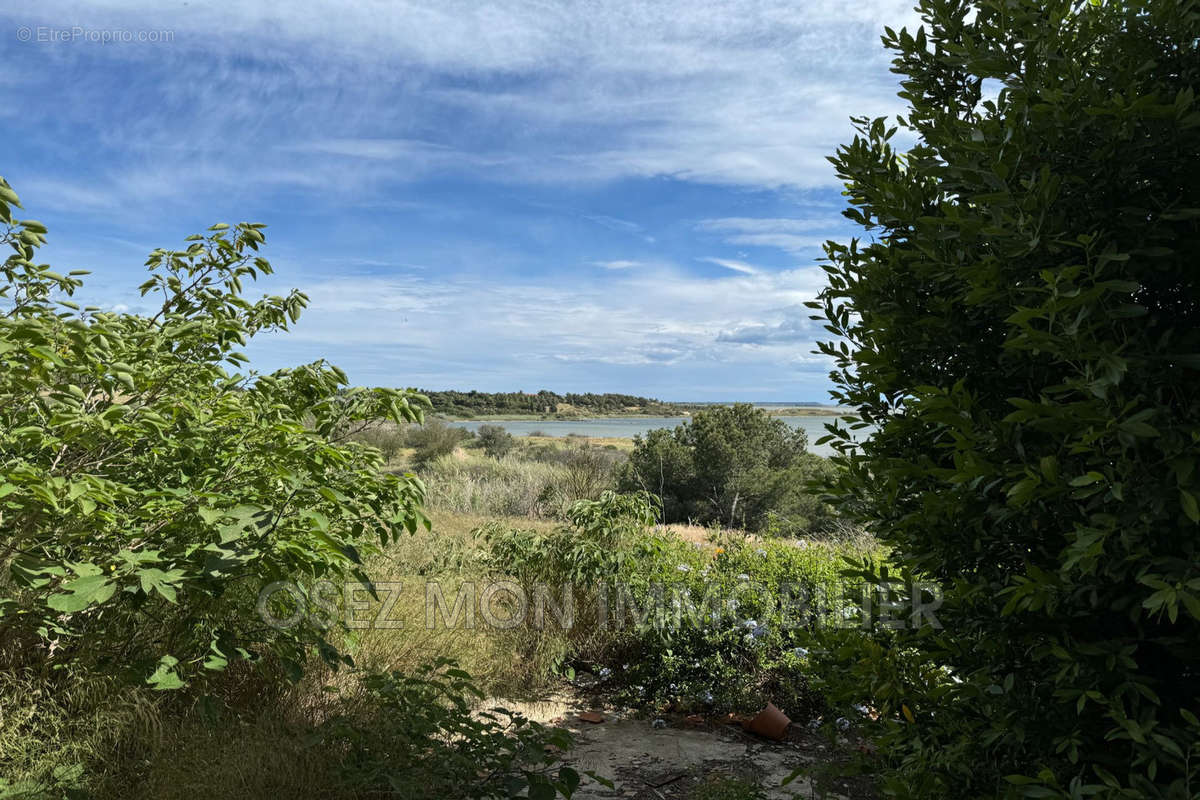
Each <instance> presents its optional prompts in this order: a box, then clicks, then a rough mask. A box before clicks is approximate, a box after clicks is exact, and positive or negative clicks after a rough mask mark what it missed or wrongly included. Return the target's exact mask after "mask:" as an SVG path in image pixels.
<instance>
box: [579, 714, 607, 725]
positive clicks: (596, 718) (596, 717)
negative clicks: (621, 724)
mask: <svg viewBox="0 0 1200 800" xmlns="http://www.w3.org/2000/svg"><path fill="white" fill-rule="evenodd" d="M579 719H580V721H581V722H590V723H592V724H593V725H595V724H597V723H600V722H604V715H603V714H601V713H600V712H599V711H585V712H583V713H582V714H580V715H579Z"/></svg>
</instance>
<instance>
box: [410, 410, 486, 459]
mask: <svg viewBox="0 0 1200 800" xmlns="http://www.w3.org/2000/svg"><path fill="white" fill-rule="evenodd" d="M472 436H473V434H472V433H471V432H470V431H469V430H466V429H465V428H458V427H455V426H452V425H447V424H446V423H444V422H442V421H441V420H438V419H431V420H429V421H428V422H426V423H425V424H424V425H416V426H413V427H411V428H410V429H409V431H408V435H407V436H406V437H405V444H407V445H408V446H409V447H411V448H413V451H414V452H413V462H414V463H415V464H416V465H417V466H421V465H424V464H428V463H430V462H431V461H434V460H435V459H438V458H441V457H442V456H448V455H450V454H451V453H453V452H454V450H455V448H457V447H458V446H459V445H461V444H462V443H463V442H466V441H467V440H469V439H470V438H471V437H472Z"/></svg>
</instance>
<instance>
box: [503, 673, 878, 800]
mask: <svg viewBox="0 0 1200 800" xmlns="http://www.w3.org/2000/svg"><path fill="white" fill-rule="evenodd" d="M504 705H505V706H506V707H509V708H512V709H513V710H518V711H520V712H521V713H523V714H525V715H526V716H527V717H529V718H530V719H533V720H536V721H538V722H542V723H544V724H552V725H557V726H560V727H564V728H567V729H568V730H570V731H571V732H572V733H573V734H574V735H575V739H576V745H575V748H574V749H573V750H571V751H570V752H569V753H567V754H566V755H565V757H564V760H565V762H566V763H567V764H570V765H571V766H573V767H575V768H576V769H577V770H578V771H579V772H580V773H581V774H582V773H583V772H585V771H593V772H595V773H596V774H598V775H601V776H603V777H605V778H608V779H609V780H611V781H613V784H614V786H613V788H611V789H610V788H608V787H606V786H603V785H601V784H599V783H596V782H594V781H588V780H586V779H585V782H584V784H583V785H582V786H581V787H580V789H579V791H578V792H577V793H576V795H575V797H576V798H579V800H612V798H631V799H632V800H687V798H692V797H695V796H697V793H698V792H701V791H702V790H703V788H704V786H705V784H709V783H713V782H719V781H722V780H728V779H741V780H743V781H748V782H750V783H756V784H758V786H759V788H760V791H761V795H760V796H761V797H763V798H766V799H767V800H784V798H805V799H806V800H808V799H809V798H811V799H813V800H815V799H816V798H829V800H834V798H837V799H838V800H871V799H872V798H874V797H875V796H876V795H875V793H874V791H873V789H872V787H871V783H870V781H869V780H867V779H864V778H861V777H853V778H851V777H841V778H838V777H829V776H828V775H826V776H825V777H818V778H815V779H814V778H813V777H810V776H808V775H801V776H799V777H797V778H796V779H795V780H794V781H792V782H791V783H789V784H788V785H786V786H784V785H782V784H783V781H784V779H785V778H787V777H788V776H789V775H791V774H792V772H793V771H794V770H796V769H797V768H798V767H809V768H812V767H818V768H819V767H822V766H824V767H832V768H833V769H831V770H830V769H826V770H819V771H820V772H826V773H828V772H832V773H835V774H836V772H837V771H838V770H837V766H838V765H839V764H841V763H843V762H844V761H845V760H846V755H847V749H848V747H849V745H844V746H843V745H832V744H830V743H829V742H828V741H827V740H826V739H824V738H823V737H820V736H817V735H814V734H812V733H810V732H809V731H808V730H807V729H804V728H802V727H799V726H796V725H792V726H791V728H789V730H788V732H787V736H786V737H785V738H784V740H783V741H772V740H768V739H763V738H761V737H758V736H755V735H753V734H751V733H748V732H746V731H744V730H743V729H742V727H741V726H740V725H737V724H724V723H723V721H722V720H719V719H698V718H696V717H690V718H689V717H686V716H684V715H682V714H680V715H665V716H663V717H661V718H660V721H659V722H656V721H655V719H652V718H643V717H641V716H639V715H635V714H633V713H631V712H627V711H621V710H617V709H611V708H603V707H601V706H602V702H601V701H599V700H598V698H596V697H595V696H590V697H589V696H587V695H585V694H584V693H582V692H579V691H577V690H574V689H571V690H567V691H563V692H561V693H559V694H556V695H554V696H552V697H550V698H548V699H546V700H544V701H541V702H535V703H515V704H514V703H504ZM587 712H594V713H596V714H598V715H599V716H600V717H602V718H603V721H602V722H589V721H586V718H584V719H581V715H583V714H586V713H587ZM588 716H591V715H588ZM592 719H595V717H594V716H593V717H592Z"/></svg>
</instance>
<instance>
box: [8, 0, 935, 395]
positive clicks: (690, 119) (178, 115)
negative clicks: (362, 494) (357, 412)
mask: <svg viewBox="0 0 1200 800" xmlns="http://www.w3.org/2000/svg"><path fill="white" fill-rule="evenodd" d="M23 5H24V6H25V8H22V9H20V10H16V11H14V10H12V9H9V10H6V11H4V12H0V17H3V23H2V25H3V29H2V30H0V57H2V58H3V63H4V64H5V69H4V70H3V72H0V93H2V94H3V96H4V97H3V102H2V103H0V116H2V118H3V119H2V124H3V125H4V127H5V130H7V135H6V137H5V143H6V151H7V158H6V159H5V163H4V164H3V166H2V167H0V174H4V175H5V177H6V178H7V179H8V180H9V182H10V183H11V184H12V185H13V187H14V188H15V189H16V190H17V192H18V193H19V194H20V195H21V197H22V200H23V202H24V204H25V207H26V211H27V214H28V216H31V217H35V218H38V219H40V220H42V221H43V222H45V223H46V224H47V225H48V226H49V228H50V241H51V244H50V246H48V247H47V248H45V250H44V253H43V257H44V259H45V260H46V261H48V262H49V263H51V264H54V265H55V266H56V267H59V268H63V269H67V268H71V269H76V268H78V269H91V270H93V272H94V274H93V275H92V276H91V278H90V279H89V284H88V286H86V287H85V289H84V297H85V299H86V300H87V301H92V302H97V301H98V302H99V303H102V304H105V305H108V306H114V307H123V308H129V309H132V310H138V309H139V308H140V305H139V303H140V301H139V298H138V296H137V293H136V291H135V290H134V287H136V286H137V284H138V283H140V282H141V280H142V279H143V272H144V267H143V266H142V264H143V262H144V257H145V254H146V253H147V252H148V251H150V250H151V249H153V248H155V247H158V246H168V247H169V246H175V245H176V244H177V243H178V242H180V241H181V240H182V238H183V237H184V236H186V235H188V234H190V233H194V232H197V231H201V230H203V229H204V228H205V227H207V226H208V225H209V224H211V223H213V222H217V221H228V222H236V221H241V220H251V221H259V222H265V223H267V225H268V226H269V227H268V229H267V231H266V233H267V242H268V248H267V251H266V255H267V256H268V258H270V260H271V261H272V263H273V264H274V266H275V267H276V270H277V275H276V276H275V277H274V278H273V279H272V280H271V281H270V282H269V283H267V284H266V285H263V284H259V286H258V288H257V289H255V290H254V291H272V292H276V291H281V290H283V289H286V288H289V287H292V286H295V287H298V288H300V289H302V290H304V291H305V292H307V293H308V294H309V295H310V297H311V299H312V305H311V307H310V309H309V311H308V312H307V313H306V315H305V316H304V317H303V318H302V319H301V321H300V323H299V325H298V326H296V327H295V328H294V329H293V331H292V332H291V333H289V334H287V335H286V336H273V337H270V338H263V339H261V340H256V341H255V342H254V343H253V344H252V346H251V347H250V348H249V349H248V353H249V355H250V356H251V357H252V359H253V365H254V367H255V368H256V369H259V370H270V369H275V368H278V367H281V366H286V365H289V364H295V363H302V362H307V361H312V360H315V359H317V358H322V357H324V358H328V359H329V360H331V361H333V362H334V363H336V364H338V365H339V366H341V367H342V368H343V369H345V370H346V371H347V373H348V374H349V375H350V377H351V379H352V380H353V381H354V382H356V383H364V384H375V385H390V386H421V387H425V388H460V389H467V388H478V389H483V390H489V391H512V390H517V389H523V390H525V391H536V390H538V389H541V388H549V389H553V390H557V391H622V392H631V393H637V394H647V395H653V396H658V397H663V398H666V399H696V400H729V399H752V400H763V401H787V400H821V399H824V398H825V392H826V391H827V389H828V382H827V378H826V373H827V372H828V365H827V364H826V363H825V362H824V360H823V359H821V358H820V357H818V356H815V355H813V353H812V350H813V349H814V344H813V343H814V341H815V340H816V339H818V338H820V337H821V335H822V330H821V328H820V326H819V324H817V323H815V322H812V321H810V320H809V319H808V316H809V313H810V312H809V311H808V310H807V309H805V308H804V307H803V303H804V301H805V300H808V299H811V298H812V297H813V296H814V295H815V294H816V292H817V291H819V289H820V285H821V282H822V273H821V272H820V269H819V268H818V267H817V266H816V259H817V258H818V257H819V255H820V252H821V251H820V243H821V242H822V241H823V240H824V239H826V238H838V239H846V238H848V237H849V236H850V235H853V234H854V233H855V231H854V229H853V228H852V227H850V226H849V224H848V223H847V222H846V221H845V220H844V219H842V217H841V216H840V214H839V210H840V208H841V204H842V200H841V196H840V191H839V189H840V187H839V186H838V185H837V182H836V180H835V177H834V175H833V170H832V167H831V166H830V165H829V164H828V162H826V161H825V156H826V155H829V154H831V153H832V152H833V151H834V149H835V148H836V146H837V144H838V143H839V142H841V141H845V140H846V139H848V138H849V136H850V124H849V121H848V118H849V116H850V115H852V114H853V115H859V114H862V115H878V114H885V113H890V114H894V113H898V112H900V111H901V110H902V108H901V106H900V101H899V100H898V99H897V98H896V97H895V93H896V91H897V81H896V76H894V75H892V74H891V73H890V72H889V71H888V64H889V56H888V54H887V53H886V52H884V51H883V50H882V49H881V47H880V45H879V33H880V31H881V30H882V26H883V25H885V24H887V25H891V26H893V27H897V28H898V27H900V26H902V25H906V24H907V25H909V26H910V27H913V26H914V23H915V20H914V19H913V15H912V11H911V9H910V3H909V2H908V1H907V0H903V1H901V2H883V1H880V2H859V3H853V4H846V3H842V2H805V3H803V4H801V3H797V2H777V1H776V0H745V2H706V0H688V1H687V2H674V1H673V0H670V1H668V0H663V1H662V2H650V1H649V0H640V1H637V0H633V1H630V0H613V1H612V2H586V3H569V2H562V3H552V2H524V3H518V2H511V3H499V4H494V3H490V2H463V3H460V2H454V1H453V0H443V2H433V0H429V1H428V2H420V3H418V2H392V3H383V2H370V3H345V4H338V5H332V4H319V3H312V2H308V1H307V0H297V2H266V3H245V4H230V5H219V4H205V3H200V2H198V1H197V0H190V2H172V3H166V4H163V3H146V2H135V1H134V0H108V1H107V2H100V3H94V4H77V3H59V2H54V1H53V0H51V1H50V2H39V3H38V4H23ZM35 6H36V7H35ZM105 32H110V33H109V34H106V33H105ZM111 32H116V33H115V36H116V38H118V39H126V40H127V41H102V40H100V41H98V39H102V38H103V37H104V36H105V35H108V36H110V38H111V37H112V35H113V34H112V33H111ZM22 39H28V41H22ZM130 39H131V40H130ZM138 39H157V41H138Z"/></svg>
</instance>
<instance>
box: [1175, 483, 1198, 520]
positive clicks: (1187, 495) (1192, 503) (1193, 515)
mask: <svg viewBox="0 0 1200 800" xmlns="http://www.w3.org/2000/svg"><path fill="white" fill-rule="evenodd" d="M1179 506H1180V507H1181V508H1182V509H1183V513H1184V514H1187V518H1188V519H1190V520H1191V521H1192V522H1200V505H1197V503H1196V496H1195V495H1194V494H1192V493H1191V492H1189V491H1187V490H1186V489H1180V490H1179Z"/></svg>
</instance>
